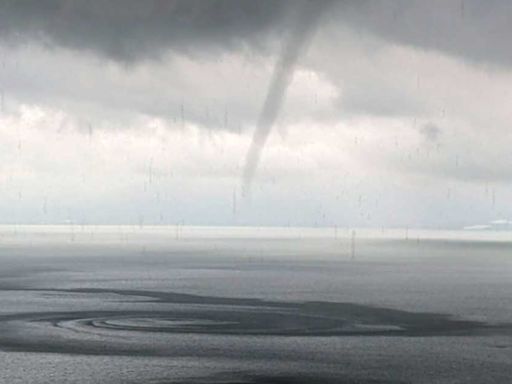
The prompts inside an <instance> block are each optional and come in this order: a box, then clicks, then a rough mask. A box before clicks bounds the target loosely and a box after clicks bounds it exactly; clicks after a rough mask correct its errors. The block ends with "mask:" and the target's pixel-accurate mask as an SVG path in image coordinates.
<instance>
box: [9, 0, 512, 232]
mask: <svg viewBox="0 0 512 384" xmlns="http://www.w3.org/2000/svg"><path fill="white" fill-rule="evenodd" d="M304 6H306V7H309V8H308V12H311V13H318V15H317V17H316V18H315V20H314V23H315V25H314V28H309V29H308V32H307V33H306V32H304V30H302V31H301V28H302V27H304V28H306V27H305V26H304V25H303V24H305V23H304V20H303V19H301V17H300V9H301V7H304ZM317 11H318V12H317ZM511 32H512V3H511V2H509V1H505V0H503V1H495V0H491V1H488V0H487V1H484V0H481V1H476V0H473V1H461V0H456V1H450V0H448V1H446V0H434V1H405V0H404V1H343V2H341V1H340V2H336V1H315V2H309V3H307V2H299V1H277V0H276V1H270V0H260V1H250V0H247V1H243V0H242V1H234V0H229V1H195V0H183V1H166V0H147V1H139V0H111V1H107V0H100V1H86V0H76V1H71V0H4V1H2V2H0V60H1V63H0V64H1V65H0V91H1V94H2V100H1V101H2V104H1V111H0V221H1V222H4V223H63V222H69V221H70V222H74V223H85V224H94V223H113V224H117V223H133V224H138V223H146V224H158V223H162V224H165V223H169V224H172V223H177V222H184V223H186V224H229V225H231V224H253V225H288V224H290V225H329V226H330V225H339V226H368V227H381V226H384V227H388V226H390V227H396V226H401V227H405V226H409V227H441V228H459V227H463V226H466V225H473V224H485V223H488V222H490V221H493V220H498V219H504V220H509V219H512V204H511V203H510V202H511V201H512V185H511V182H512V151H511V150H510V148H511V144H512V133H511V130H510V127H509V125H510V123H511V121H512V119H511V118H512V108H510V99H511V92H512V71H511V68H512V47H511V45H510V37H511V36H512V33H511ZM294 37H295V40H298V39H299V38H300V40H304V39H307V40H308V42H307V44H300V45H298V46H297V48H300V49H297V53H298V55H297V58H296V60H295V55H292V54H290V53H289V49H290V46H293V44H295V43H294ZM290 42H292V43H293V44H292V43H290ZM299 43H300V42H299ZM287 50H288V59H287V56H286V54H287ZM290 57H293V60H292V61H294V62H293V65H290V66H289V70H290V73H289V75H288V76H287V77H286V79H285V80H286V81H284V80H283V82H282V83H283V84H284V88H283V89H284V91H285V92H284V97H283V99H282V104H281V108H280V109H279V108H278V109H279V113H278V114H277V118H276V121H275V123H274V124H273V126H272V129H271V132H270V135H269V136H268V139H267V140H266V142H264V144H265V145H264V148H262V152H261V158H260V159H259V164H258V168H257V170H256V172H255V176H254V180H253V183H252V190H251V194H250V197H249V198H243V197H242V196H241V191H240V188H241V183H242V181H241V178H242V174H243V167H244V162H245V159H246V154H247V151H248V149H249V147H250V143H251V140H252V137H253V132H254V130H255V129H256V126H257V122H258V119H259V118H260V117H261V115H260V112H261V110H262V108H263V105H264V102H265V99H266V95H267V91H268V89H269V87H270V84H271V82H272V79H274V80H275V75H273V73H274V67H275V66H276V65H280V64H279V63H281V64H282V63H283V62H285V63H286V60H288V61H289V60H290ZM283 58H284V59H283ZM286 68H288V67H286Z"/></svg>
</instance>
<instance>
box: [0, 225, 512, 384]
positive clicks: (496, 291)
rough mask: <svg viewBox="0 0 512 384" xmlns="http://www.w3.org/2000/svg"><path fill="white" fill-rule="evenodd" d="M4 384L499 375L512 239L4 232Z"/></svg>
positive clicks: (501, 379)
mask: <svg viewBox="0 0 512 384" xmlns="http://www.w3.org/2000/svg"><path fill="white" fill-rule="evenodd" d="M0 262H1V269H0V304H1V305H0V383H9V384H14V383H23V384H27V383H91V384H92V383H155V384H163V383H218V384H220V383H255V384H260V383H282V384H286V383H363V384H364V383H508V382H511V380H512V325H511V324H512V279H511V273H512V235H511V234H510V233H469V232H440V231H431V232H428V231H368V230H367V231H362V230H358V231H356V233H355V238H354V240H352V231H351V230H342V229H340V230H335V229H322V230H320V229H293V228H291V229H286V228H281V229H279V228H275V229H269V228H259V229H258V228H241V229H240V228H239V229H236V228H191V227H154V228H135V227H108V228H102V227H78V226H65V227H2V228H1V229H0Z"/></svg>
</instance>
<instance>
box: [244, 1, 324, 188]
mask: <svg viewBox="0 0 512 384" xmlns="http://www.w3.org/2000/svg"><path fill="white" fill-rule="evenodd" d="M325 6H326V3H325V2H318V3H314V2H311V1H305V2H302V3H301V6H300V9H298V11H297V15H296V20H294V23H293V26H292V28H291V30H290V34H289V37H288V40H287V41H286V42H285V43H284V44H283V48H282V52H281V55H280V56H279V59H278V61H277V63H276V66H275V68H274V73H273V75H272V80H271V81H270V85H269V87H268V91H267V95H266V98H265V102H264V103H263V107H262V109H261V112H260V115H259V118H258V122H257V124H256V129H255V131H254V135H253V138H252V142H251V146H250V147H249V151H248V152H247V157H246V160H245V166H244V171H243V180H242V192H243V194H244V195H247V194H248V193H249V190H250V187H251V183H252V180H253V178H254V175H255V173H256V169H257V168H258V164H259V162H260V158H261V152H262V151H263V148H264V147H265V143H266V141H267V139H268V136H269V135H270V132H271V131H272V127H273V126H274V124H275V121H276V119H277V117H278V116H279V112H280V110H281V107H282V104H283V100H284V97H285V93H286V89H287V88H288V85H289V84H290V81H291V80H292V78H293V72H294V69H295V66H296V64H297V62H298V60H299V57H300V55H301V53H302V52H303V51H304V49H305V48H306V47H307V44H308V43H309V42H310V40H311V37H312V36H313V34H314V32H315V30H316V27H317V26H318V23H319V20H320V14H321V13H322V11H323V10H324V9H325Z"/></svg>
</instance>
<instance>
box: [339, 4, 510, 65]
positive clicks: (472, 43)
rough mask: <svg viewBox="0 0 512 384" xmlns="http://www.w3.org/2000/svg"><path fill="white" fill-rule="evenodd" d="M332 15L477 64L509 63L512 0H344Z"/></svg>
mask: <svg viewBox="0 0 512 384" xmlns="http://www.w3.org/2000/svg"><path fill="white" fill-rule="evenodd" d="M344 4H345V6H343V7H339V8H338V9H339V11H340V12H338V13H336V14H333V18H335V19H338V20H341V19H342V20H343V23H346V24H347V25H349V26H350V27H351V28H352V29H354V30H356V31H359V32H362V33H371V34H374V35H377V36H379V37H380V38H382V39H384V40H389V41H393V42H397V43H400V44H406V45H410V46H416V47H419V48H422V49H428V50H436V51H442V52H446V53H448V54H451V55H454V56H458V57H462V58H465V59H468V60H470V61H472V62H477V63H493V64H498V65H504V66H508V65H510V64H512V48H511V46H510V44H509V38H510V36H511V34H512V23H511V21H512V2H510V1H506V0H489V1H484V0H432V1H423V0H413V1H411V0H385V1H360V2H348V3H344Z"/></svg>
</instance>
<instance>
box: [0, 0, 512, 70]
mask: <svg viewBox="0 0 512 384" xmlns="http://www.w3.org/2000/svg"><path fill="white" fill-rule="evenodd" d="M315 3H316V4H318V3H319V2H318V1H315ZM294 7H296V2H293V1H290V0H258V1H253V0H240V1H239V0H213V1H200V0H174V1H173V0H169V1H166V0H146V1H137V0H98V1H90V0H75V1H72V0H5V1H3V2H2V3H1V4H0V38H2V39H3V40H4V41H9V42H10V43H19V42H23V41H27V40H39V41H43V42H46V43H49V44H54V45H59V46H64V47H68V48H73V49H86V50H91V51H94V52H96V53H99V54H101V55H105V56H108V57H111V58H114V59H118V60H123V61H130V60H137V59H141V58H147V57H153V56H158V54H159V53H161V52H162V51H163V50H167V49H173V50H179V51H185V52H196V51H197V50H202V51H203V52H204V51H205V50H206V51H208V50H215V49H216V48H220V49H226V48H228V49H229V48H231V49H233V48H237V47H240V46H242V45H250V46H251V47H253V48H254V47H261V46H263V45H264V40H265V38H266V37H269V35H271V34H272V33H280V32H281V31H282V29H286V28H287V26H286V20H287V17H286V16H287V14H288V11H289V10H290V8H294ZM336 8H337V10H338V11H337V12H336V11H333V12H330V14H331V17H332V21H333V23H334V25H335V26H339V25H340V24H343V25H348V26H349V27H350V28H351V29H354V30H357V31H359V32H361V33H370V34H374V35H377V36H378V37H380V38H383V39H385V40H389V41H393V42H398V43H401V44H407V45H411V46H417V47H420V48H424V49H431V50H439V51H443V52H447V53H450V54H453V55H456V56H459V57H464V58H467V59H470V60H472V61H477V62H493V63H497V64H500V65H509V64H511V63H512V49H511V48H510V46H509V44H508V39H509V36H510V35H511V33H512V23H511V22H510V21H511V20H512V3H511V2H509V1H505V0H489V1H482V0H433V1H420V0H416V1H410V0H398V1H391V0H387V1H364V0H362V1H343V2H341V1H339V2H337V7H336Z"/></svg>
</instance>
